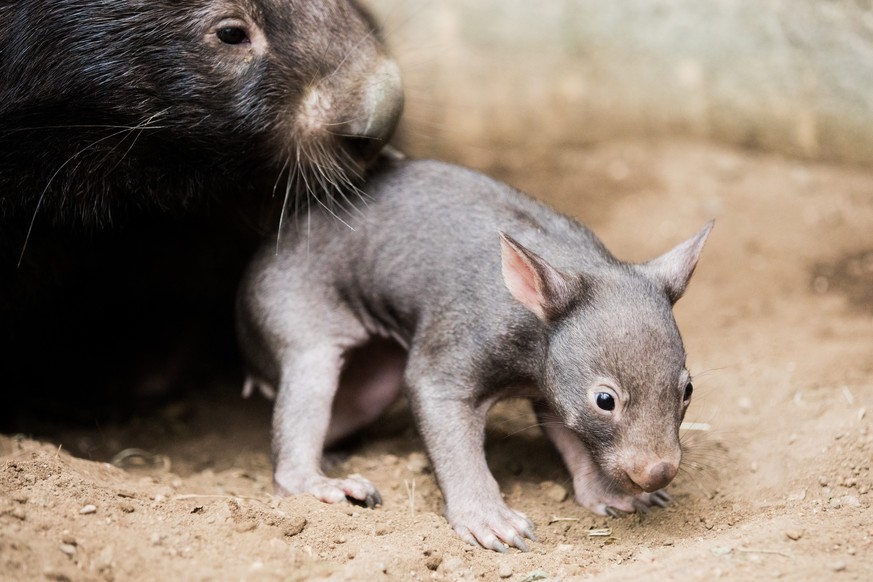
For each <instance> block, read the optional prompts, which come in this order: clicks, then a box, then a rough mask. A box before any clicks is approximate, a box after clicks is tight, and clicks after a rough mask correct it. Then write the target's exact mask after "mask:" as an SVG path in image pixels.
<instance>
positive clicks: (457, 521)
mask: <svg viewBox="0 0 873 582" xmlns="http://www.w3.org/2000/svg"><path fill="white" fill-rule="evenodd" d="M447 517H448V520H449V523H451V524H452V527H454V529H455V532H457V534H458V535H459V536H461V539H463V540H464V541H465V542H467V543H468V544H471V545H474V546H482V547H483V548H487V549H491V550H494V551H496V552H501V553H505V552H506V551H507V546H509V547H513V546H514V547H516V548H518V549H519V550H521V551H522V552H527V551H529V549H528V547H527V543H525V541H524V538H528V539H530V540H533V541H537V536H536V534H534V525H533V523H532V522H531V520H529V519H528V518H527V516H526V515H524V514H523V513H521V512H520V511H515V510H514V509H511V508H509V507H507V506H506V505H504V504H502V503H500V504H494V505H491V506H482V505H479V506H474V507H470V508H465V509H464V510H462V511H459V512H453V511H451V510H449V511H447ZM504 544H505V545H504Z"/></svg>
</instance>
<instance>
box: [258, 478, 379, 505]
mask: <svg viewBox="0 0 873 582" xmlns="http://www.w3.org/2000/svg"><path fill="white" fill-rule="evenodd" d="M273 483H274V485H275V487H276V493H278V494H279V495H295V494H297V493H310V494H312V495H314V496H315V498H316V499H319V500H321V501H324V502H325V503H339V502H341V501H358V502H360V503H363V504H364V505H366V506H367V507H375V506H376V505H382V496H381V495H379V491H378V490H377V489H376V486H375V485H373V484H372V483H371V482H370V481H369V480H367V479H364V478H363V477H361V476H360V475H357V474H354V475H349V476H348V477H346V478H345V479H332V478H329V477H325V476H324V475H316V476H313V477H310V478H308V479H305V480H300V479H292V478H282V477H281V476H279V475H275V476H274V477H273Z"/></svg>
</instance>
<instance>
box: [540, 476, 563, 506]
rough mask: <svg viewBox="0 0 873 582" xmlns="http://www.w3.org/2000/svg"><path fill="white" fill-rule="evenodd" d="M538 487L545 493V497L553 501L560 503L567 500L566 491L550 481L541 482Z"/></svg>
mask: <svg viewBox="0 0 873 582" xmlns="http://www.w3.org/2000/svg"><path fill="white" fill-rule="evenodd" d="M540 487H541V488H542V489H543V490H544V491H545V493H546V497H548V498H549V499H551V500H553V501H557V502H559V503H560V502H562V501H564V500H565V499H567V489H566V488H564V487H563V486H561V485H559V484H557V483H553V482H551V481H543V482H542V483H540Z"/></svg>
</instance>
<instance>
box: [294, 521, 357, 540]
mask: <svg viewBox="0 0 873 582" xmlns="http://www.w3.org/2000/svg"><path fill="white" fill-rule="evenodd" d="M285 524H286V525H285V527H284V529H283V531H282V533H283V534H284V535H285V537H289V538H291V537H294V536H296V535H297V534H299V533H300V532H302V531H303V528H305V527H306V518H305V517H302V516H300V515H298V516H296V517H291V518H289V519H288V520H287V521H286V522H285ZM343 541H345V540H343Z"/></svg>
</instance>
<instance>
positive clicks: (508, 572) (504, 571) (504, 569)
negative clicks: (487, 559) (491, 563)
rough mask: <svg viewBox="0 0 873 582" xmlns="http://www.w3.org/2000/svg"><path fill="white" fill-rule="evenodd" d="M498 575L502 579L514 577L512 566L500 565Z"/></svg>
mask: <svg viewBox="0 0 873 582" xmlns="http://www.w3.org/2000/svg"><path fill="white" fill-rule="evenodd" d="M497 575H498V576H499V577H500V578H509V577H510V576H512V566H510V565H509V564H507V563H506V562H504V563H502V564H500V567H499V568H497Z"/></svg>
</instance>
